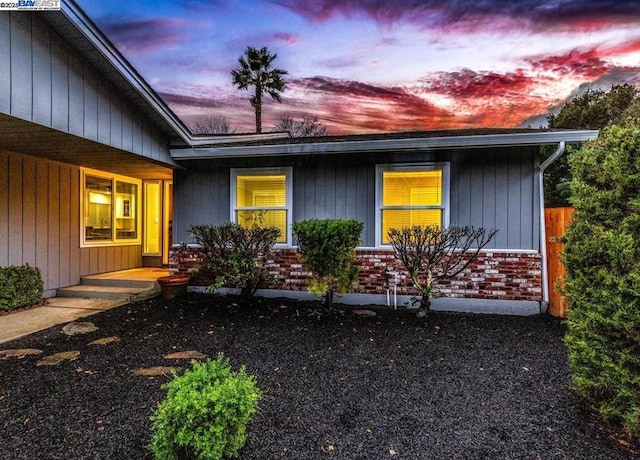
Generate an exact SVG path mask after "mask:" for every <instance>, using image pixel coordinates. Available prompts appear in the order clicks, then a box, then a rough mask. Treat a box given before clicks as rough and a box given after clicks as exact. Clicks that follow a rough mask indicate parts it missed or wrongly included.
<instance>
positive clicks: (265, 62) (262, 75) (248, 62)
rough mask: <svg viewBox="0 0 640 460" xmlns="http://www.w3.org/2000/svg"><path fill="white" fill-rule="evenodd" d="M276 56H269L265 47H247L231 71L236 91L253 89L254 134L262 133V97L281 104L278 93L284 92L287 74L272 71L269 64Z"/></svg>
mask: <svg viewBox="0 0 640 460" xmlns="http://www.w3.org/2000/svg"><path fill="white" fill-rule="evenodd" d="M277 57H278V55H277V54H271V53H270V52H269V50H268V49H267V48H266V47H263V48H260V49H256V48H253V47H251V46H248V47H247V49H246V51H245V52H244V55H243V56H240V57H239V58H238V63H239V64H240V67H238V68H237V69H233V70H232V71H231V75H232V76H233V84H234V85H236V86H237V87H238V89H243V90H244V89H248V88H249V86H254V87H255V93H254V95H253V96H251V99H250V102H251V105H252V106H253V108H254V109H255V111H256V132H257V133H261V132H262V95H263V94H268V95H269V96H271V97H272V98H273V99H275V100H276V101H278V102H282V98H281V97H280V93H281V92H282V91H284V89H285V86H286V82H285V80H284V78H283V76H284V75H286V74H287V73H288V72H287V71H286V70H282V69H272V68H271V64H272V62H273V61H274V59H275V58H277Z"/></svg>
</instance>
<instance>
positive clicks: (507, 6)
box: [272, 0, 640, 30]
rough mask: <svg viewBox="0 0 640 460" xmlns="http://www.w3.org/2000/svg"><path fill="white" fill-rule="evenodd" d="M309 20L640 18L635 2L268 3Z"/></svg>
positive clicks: (576, 25) (576, 24)
mask: <svg viewBox="0 0 640 460" xmlns="http://www.w3.org/2000/svg"><path fill="white" fill-rule="evenodd" d="M272 1H273V3H275V4H278V5H280V6H283V7H285V8H287V9H289V10H291V11H294V12H295V13H296V14H299V15H300V16H302V17H304V18H306V19H307V20H309V21H327V20H329V19H331V18H332V17H335V16H338V15H341V16H345V17H357V16H367V17H369V18H371V19H373V20H375V21H377V22H379V23H382V24H392V23H397V22H400V21H406V22H411V23H414V24H418V25H420V26H423V27H434V28H437V27H446V26H452V25H460V24H470V25H477V24H479V23H483V24H489V23H490V22H492V21H493V22H494V25H495V24H496V21H498V22H502V21H503V20H504V19H508V20H509V22H513V23H519V24H521V23H522V21H526V22H529V23H530V24H532V25H536V24H537V25H538V26H547V27H549V26H553V27H559V28H569V29H573V30H594V29H596V30H597V29H601V28H603V27H607V26H609V25H611V23H617V24H629V23H631V22H632V21H636V20H637V19H638V18H639V17H640V2H638V1H637V0H586V1H585V0H568V1H563V2H558V1H557V0H517V1H516V0H494V1H490V2H489V1H478V0H394V1H384V0H272Z"/></svg>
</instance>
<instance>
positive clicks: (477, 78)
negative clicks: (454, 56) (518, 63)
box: [425, 69, 535, 99]
mask: <svg viewBox="0 0 640 460" xmlns="http://www.w3.org/2000/svg"><path fill="white" fill-rule="evenodd" d="M534 83H535V82H534V80H533V79H532V78H531V77H529V76H527V75H525V74H524V72H523V71H522V70H520V69H519V70H517V71H516V72H512V73H506V74H498V73H495V72H476V71H474V70H471V69H462V70H460V71H455V72H449V73H444V72H440V73H437V74H436V75H434V76H433V77H430V78H429V79H428V80H425V90H426V91H429V92H434V93H439V94H446V95H448V96H452V97H455V98H461V97H465V98H471V99H476V98H485V97H495V96H496V95H501V96H503V97H504V96H505V95H509V94H514V93H515V94H522V93H524V92H526V91H527V90H528V89H530V87H531V86H532V85H533V84H534Z"/></svg>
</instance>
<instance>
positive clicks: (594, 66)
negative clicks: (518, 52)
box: [527, 49, 612, 79]
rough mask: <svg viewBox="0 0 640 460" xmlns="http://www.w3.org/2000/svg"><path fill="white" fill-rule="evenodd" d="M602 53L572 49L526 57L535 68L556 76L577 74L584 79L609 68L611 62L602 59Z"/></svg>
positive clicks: (595, 75)
mask: <svg viewBox="0 0 640 460" xmlns="http://www.w3.org/2000/svg"><path fill="white" fill-rule="evenodd" d="M604 54H605V53H603V52H602V51H600V50H597V49H590V50H585V51H578V50H573V51H570V52H569V53H566V54H562V55H554V56H545V57H539V58H537V59H536V58H534V59H527V61H528V62H529V63H530V64H531V65H532V66H533V68H534V69H535V70H542V71H546V72H553V73H554V74H556V75H557V77H558V78H562V77H566V76H579V77H581V78H585V79H593V78H598V77H600V76H601V75H603V74H605V73H606V72H608V71H609V70H610V69H611V67H612V66H611V64H610V63H608V62H606V61H605V60H604V59H602V57H603V55H604Z"/></svg>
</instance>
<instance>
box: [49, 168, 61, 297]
mask: <svg viewBox="0 0 640 460" xmlns="http://www.w3.org/2000/svg"><path fill="white" fill-rule="evenodd" d="M48 206H49V222H48V223H47V225H48V229H49V240H48V242H47V250H48V251H47V252H48V268H47V271H48V277H47V287H46V289H55V288H57V287H58V286H60V165H59V164H57V163H51V164H50V165H49V203H48Z"/></svg>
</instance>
